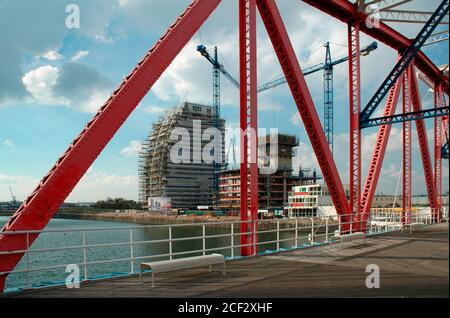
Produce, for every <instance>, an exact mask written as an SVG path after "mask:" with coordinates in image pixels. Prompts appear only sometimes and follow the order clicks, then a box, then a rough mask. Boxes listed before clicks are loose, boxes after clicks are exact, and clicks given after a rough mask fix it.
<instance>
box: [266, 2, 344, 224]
mask: <svg viewBox="0 0 450 318" xmlns="http://www.w3.org/2000/svg"><path fill="white" fill-rule="evenodd" d="M257 5H258V10H259V12H260V14H261V18H262V20H263V22H264V25H265V28H266V30H267V33H268V34H269V36H270V40H271V41H272V45H273V47H274V49H275V52H276V54H277V57H278V60H279V61H280V65H281V68H282V69H283V72H284V76H285V77H286V80H287V83H288V85H289V88H290V90H291V93H292V96H293V98H294V101H295V103H296V105H297V108H298V111H299V113H300V117H301V118H302V121H303V124H304V126H305V130H306V133H307V134H308V137H309V140H310V142H311V146H312V148H313V150H314V153H315V155H316V158H317V161H318V163H319V166H320V169H321V171H322V174H323V177H324V180H325V182H326V184H327V187H328V190H329V192H330V195H331V198H332V200H333V204H334V206H335V207H336V212H337V213H338V214H339V215H341V216H343V217H342V220H343V222H349V220H350V219H349V212H350V210H349V205H348V202H347V198H346V196H345V191H344V187H343V186H342V182H341V179H340V177H339V173H338V171H337V168H336V164H335V162H334V160H333V156H332V155H331V151H330V148H329V147H328V143H327V140H326V138H325V134H324V132H323V129H322V125H321V123H320V120H319V117H318V115H317V112H316V109H315V107H314V103H313V101H312V98H311V94H310V92H309V90H308V86H307V85H306V81H305V78H304V76H303V74H302V71H301V69H300V65H299V64H298V61H297V58H296V56H295V52H294V49H293V47H292V43H291V42H290V40H289V36H288V34H287V31H286V28H285V26H284V23H283V20H282V18H281V15H280V13H279V11H278V8H277V5H276V3H275V1H273V0H264V1H263V0H258V1H257ZM342 229H343V230H344V231H348V226H346V225H345V226H343V228H342Z"/></svg>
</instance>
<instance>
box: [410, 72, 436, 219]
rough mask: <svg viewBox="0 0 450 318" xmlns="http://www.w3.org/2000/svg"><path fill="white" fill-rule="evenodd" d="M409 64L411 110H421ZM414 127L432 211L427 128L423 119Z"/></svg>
mask: <svg viewBox="0 0 450 318" xmlns="http://www.w3.org/2000/svg"><path fill="white" fill-rule="evenodd" d="M411 65H412V66H411V67H412V69H411V72H410V74H409V76H408V84H409V88H408V90H409V94H410V99H411V103H412V108H413V111H415V112H417V111H421V110H422V103H421V101H420V94H419V86H418V84H417V79H416V75H415V74H414V64H411ZM416 129H417V136H418V139H419V146H420V155H421V157H422V165H423V171H424V174H425V182H426V186H427V192H428V202H429V204H430V208H431V209H432V211H436V210H435V209H436V206H437V203H436V189H435V183H434V174H433V168H432V166H431V159H430V151H429V148H428V136H427V130H426V127H425V122H424V120H423V119H418V120H416Z"/></svg>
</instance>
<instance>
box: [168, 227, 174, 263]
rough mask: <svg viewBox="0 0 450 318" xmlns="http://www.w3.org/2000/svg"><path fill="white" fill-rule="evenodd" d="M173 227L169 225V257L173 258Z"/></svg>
mask: <svg viewBox="0 0 450 318" xmlns="http://www.w3.org/2000/svg"><path fill="white" fill-rule="evenodd" d="M172 252H173V251H172V227H171V226H170V225H169V259H170V260H172V259H173V255H172Z"/></svg>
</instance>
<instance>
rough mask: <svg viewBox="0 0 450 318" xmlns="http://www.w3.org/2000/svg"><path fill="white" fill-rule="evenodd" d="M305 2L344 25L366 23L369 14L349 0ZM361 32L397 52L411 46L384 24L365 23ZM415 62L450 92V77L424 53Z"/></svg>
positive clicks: (418, 55) (409, 42)
mask: <svg viewBox="0 0 450 318" xmlns="http://www.w3.org/2000/svg"><path fill="white" fill-rule="evenodd" d="M303 2H306V3H307V4H309V5H311V6H313V7H315V8H317V9H319V10H320V11H322V12H325V13H327V14H329V15H331V16H333V17H335V18H337V19H339V20H340V21H342V22H344V23H349V22H351V21H353V20H354V19H355V18H358V19H359V20H360V21H366V19H367V14H365V13H363V12H358V6H357V4H356V3H351V2H350V1H348V0H303ZM361 32H364V33H366V34H367V35H369V36H371V37H373V38H374V39H376V40H378V41H380V42H382V43H384V44H386V45H389V46H390V47H392V48H393V49H395V50H396V51H402V50H403V49H405V48H407V47H409V46H410V45H411V40H410V39H408V38H407V37H405V36H404V35H402V34H400V33H399V32H398V31H395V30H394V29H392V28H391V27H389V26H388V25H386V24H385V23H383V22H380V24H379V27H378V26H377V27H368V26H367V25H366V24H365V23H361ZM414 60H415V65H416V66H417V67H418V68H419V69H420V70H421V71H422V73H424V74H425V75H426V76H427V77H428V78H430V79H431V80H432V81H433V82H436V83H442V85H443V88H444V90H445V91H447V90H448V75H444V74H443V72H442V71H441V70H439V68H438V67H437V66H436V65H434V64H433V62H432V61H431V60H430V59H429V58H428V57H427V56H426V55H425V54H424V53H423V52H421V51H420V52H419V53H418V54H417V56H416V57H415V59H414Z"/></svg>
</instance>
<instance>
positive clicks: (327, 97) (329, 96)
mask: <svg viewBox="0 0 450 318" xmlns="http://www.w3.org/2000/svg"><path fill="white" fill-rule="evenodd" d="M324 47H325V49H326V54H325V61H324V63H319V64H316V65H313V66H310V67H307V68H305V69H303V70H302V72H303V75H304V76H306V75H310V74H313V73H316V72H318V71H320V70H323V72H324V73H323V79H324V119H323V128H324V132H325V136H326V137H327V141H328V144H329V146H330V150H331V152H333V125H334V124H333V121H334V120H333V67H334V66H335V65H338V64H341V63H344V62H346V61H348V56H344V57H342V58H340V59H337V60H334V61H332V60H331V50H330V42H326V43H325V44H324ZM377 48H378V44H377V42H372V43H371V44H370V45H368V46H367V47H365V48H363V49H361V50H360V54H361V56H366V55H369V54H370V52H372V51H374V50H376V49H377ZM197 51H198V52H200V54H201V55H202V56H203V57H205V58H206V59H207V60H208V61H209V62H210V63H211V64H212V66H213V87H214V99H213V106H214V108H215V109H216V108H217V109H218V111H219V110H220V97H219V96H220V79H219V78H220V76H219V72H220V73H222V74H223V75H224V76H225V77H226V78H227V79H228V80H229V81H230V82H231V84H233V85H234V86H235V87H237V88H239V81H238V80H236V79H235V78H234V77H233V75H231V74H230V73H229V72H228V71H227V70H226V69H225V67H224V66H223V65H222V64H220V62H219V60H218V56H217V46H216V47H214V56H211V54H210V53H209V52H208V50H207V49H206V46H204V45H199V46H197ZM285 83H286V78H285V77H284V76H282V77H279V78H276V79H275V80H273V81H270V82H267V83H265V84H262V85H261V86H259V87H258V89H257V91H258V93H260V92H263V91H266V90H268V89H271V88H275V87H277V86H280V85H283V84H285ZM216 90H217V91H216Z"/></svg>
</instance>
